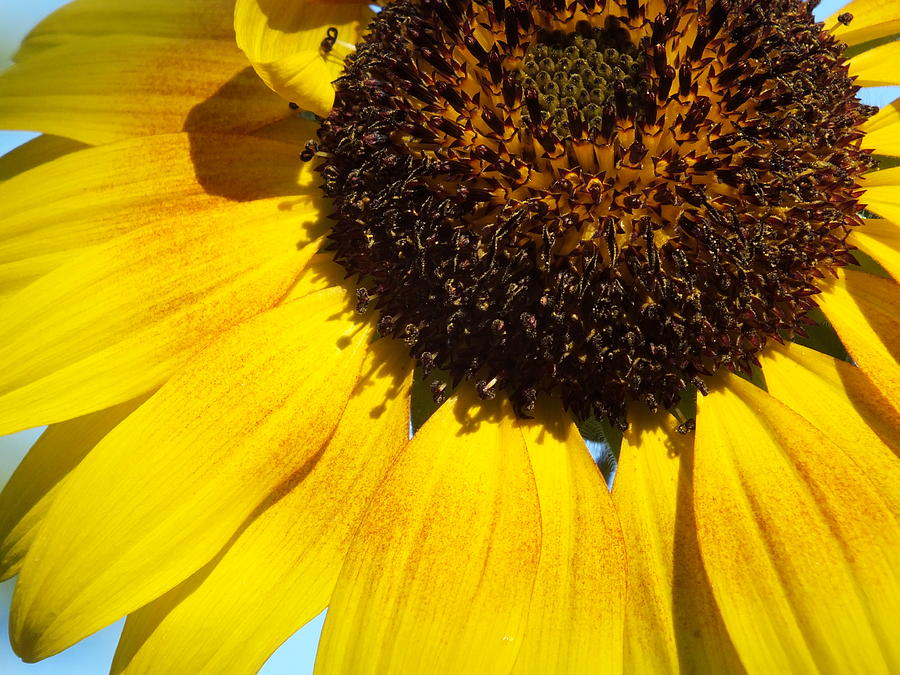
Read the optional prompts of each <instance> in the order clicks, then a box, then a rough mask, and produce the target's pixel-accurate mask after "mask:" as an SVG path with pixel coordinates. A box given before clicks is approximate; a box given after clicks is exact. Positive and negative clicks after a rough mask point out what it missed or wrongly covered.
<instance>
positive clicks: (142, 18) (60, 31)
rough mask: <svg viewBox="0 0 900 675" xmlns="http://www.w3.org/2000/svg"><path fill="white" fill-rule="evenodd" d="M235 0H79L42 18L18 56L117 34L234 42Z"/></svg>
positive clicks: (27, 56)
mask: <svg viewBox="0 0 900 675" xmlns="http://www.w3.org/2000/svg"><path fill="white" fill-rule="evenodd" d="M233 8H234V3H233V2H229V0H180V1H179V2H169V1H168V0H129V1H128V2H126V3H114V4H110V3H109V2H108V1H107V0H75V2H71V3H69V4H67V5H63V6H62V7H60V8H59V9H57V10H56V11H55V12H53V14H51V15H50V16H48V17H47V18H46V19H44V20H43V21H41V22H40V23H39V24H38V25H37V27H35V28H34V30H32V31H31V33H29V34H28V37H27V38H26V39H25V40H24V42H23V43H22V46H21V48H20V49H19V51H18V52H17V53H16V56H15V60H16V61H18V62H20V63H21V62H22V61H26V60H28V59H29V58H31V57H32V56H33V55H34V54H37V53H39V52H41V51H42V50H45V49H48V48H50V47H56V46H59V45H60V44H63V43H65V42H70V41H76V40H79V41H82V43H83V44H84V45H87V44H88V43H89V41H90V40H92V39H95V38H97V37H104V36H107V35H111V34H114V33H124V34H128V35H144V36H152V37H166V38H177V39H181V40H190V39H198V38H199V39H206V40H226V41H233V40H234V28H233V26H232V23H233V21H232V17H233V15H234V9H233Z"/></svg>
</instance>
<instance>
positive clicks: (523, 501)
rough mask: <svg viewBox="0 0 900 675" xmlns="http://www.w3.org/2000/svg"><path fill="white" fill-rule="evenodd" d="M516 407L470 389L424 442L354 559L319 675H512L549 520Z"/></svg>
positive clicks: (422, 436) (378, 499) (387, 493)
mask: <svg viewBox="0 0 900 675" xmlns="http://www.w3.org/2000/svg"><path fill="white" fill-rule="evenodd" d="M464 389H465V388H464ZM463 397H464V398H463ZM501 405H502V407H501ZM508 408H509V406H508V404H506V403H505V402H504V403H502V404H501V402H500V401H499V400H495V401H492V402H487V403H479V401H478V400H477V398H476V397H475V396H474V394H472V393H470V392H468V391H466V392H465V393H464V394H462V395H461V397H460V398H459V399H452V400H450V401H448V402H447V403H445V404H444V405H443V406H442V407H441V408H440V409H439V410H438V411H437V412H436V413H435V414H434V415H433V416H432V417H431V419H429V420H428V422H426V423H425V425H424V426H423V427H422V428H421V429H420V430H419V431H418V432H417V433H416V435H415V437H414V438H413V440H412V441H411V442H410V444H409V446H408V447H407V449H406V450H405V451H404V452H403V454H402V455H401V457H400V458H399V459H398V460H397V463H396V464H395V466H394V469H393V471H392V472H391V474H390V476H389V477H388V478H387V479H386V480H385V481H384V483H382V485H381V488H380V490H379V491H378V494H377V495H376V496H375V498H374V499H373V501H372V502H371V503H370V505H369V507H368V513H367V514H366V517H365V519H364V520H363V522H362V524H361V525H360V529H359V530H358V532H357V534H356V536H355V538H354V540H353V543H352V545H351V547H350V552H349V553H348V554H347V560H346V562H345V563H344V568H343V569H342V570H341V574H340V577H339V579H338V584H337V587H336V588H335V591H334V595H333V596H332V599H331V605H330V607H329V609H328V615H327V618H326V619H325V627H324V630H323V633H322V639H321V642H320V646H319V651H318V656H317V658H316V670H317V672H321V673H337V672H341V673H354V674H359V675H363V674H365V673H376V672H377V673H419V672H428V673H500V672H506V671H508V670H509V669H510V668H511V667H512V665H513V663H514V662H515V660H516V656H517V654H518V651H519V649H520V647H521V645H522V637H523V634H524V631H525V623H526V619H527V616H528V604H529V598H530V595H531V589H532V586H533V584H534V580H535V574H536V573H537V568H538V559H539V557H540V545H541V522H540V508H539V506H538V498H537V492H536V489H535V483H534V476H533V473H532V471H531V467H530V465H529V462H528V454H527V451H526V447H525V441H524V439H523V437H522V433H521V431H520V430H519V429H518V428H517V426H516V424H515V421H514V417H513V414H512V412H511V411H510V410H509V409H508Z"/></svg>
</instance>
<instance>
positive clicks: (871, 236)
mask: <svg viewBox="0 0 900 675" xmlns="http://www.w3.org/2000/svg"><path fill="white" fill-rule="evenodd" d="M898 132H900V128H898ZM865 223H866V224H865V226H864V227H857V228H854V229H853V231H852V234H851V237H850V242H851V243H853V244H855V245H857V246H859V248H860V249H862V250H863V251H864V252H865V253H868V254H869V255H870V256H872V257H873V258H874V259H875V260H877V261H878V263H880V264H881V266H882V267H884V269H885V270H887V272H888V274H890V275H891V276H892V277H894V279H895V280H897V281H900V227H898V226H897V225H895V224H894V223H892V222H891V221H889V220H884V219H882V218H868V219H866V221H865Z"/></svg>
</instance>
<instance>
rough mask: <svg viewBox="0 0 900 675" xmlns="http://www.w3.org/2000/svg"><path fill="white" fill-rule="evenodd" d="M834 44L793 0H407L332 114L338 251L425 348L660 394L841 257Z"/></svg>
mask: <svg viewBox="0 0 900 675" xmlns="http://www.w3.org/2000/svg"><path fill="white" fill-rule="evenodd" d="M842 53H843V45H841V44H840V43H838V42H836V41H835V40H834V38H832V37H831V36H830V35H829V34H827V33H825V32H824V31H823V30H822V29H821V27H820V26H818V25H817V24H815V23H814V22H813V20H812V17H811V13H810V8H809V6H808V5H807V4H806V3H804V2H801V1H800V0H773V1H771V2H754V1H752V0H730V1H727V0H708V1H704V0H683V1H681V2H662V1H661V0H655V1H652V2H651V1H641V0H606V1H605V2H604V1H603V0H576V1H575V2H571V3H569V2H563V1H562V0H540V1H539V2H527V3H526V2H519V1H517V0H494V1H493V2H484V1H480V2H479V1H475V2H464V1H463V0H395V1H394V2H392V3H390V4H389V5H388V6H387V7H386V8H385V9H384V10H383V11H382V12H381V13H380V14H379V15H378V16H377V18H376V19H375V20H374V21H373V23H372V25H371V27H370V31H369V33H368V34H367V36H366V37H365V39H364V40H363V42H362V43H361V44H360V45H359V46H358V50H357V52H356V53H355V54H354V55H353V56H352V57H350V59H349V60H348V63H347V68H346V72H345V74H344V76H343V77H341V79H340V80H338V82H337V100H336V105H335V108H334V110H333V112H332V114H331V115H330V117H328V119H326V120H324V122H323V123H322V126H321V129H320V131H319V139H320V141H319V148H318V150H319V154H320V156H321V157H323V158H324V162H323V163H322V164H321V166H320V170H321V173H322V177H323V179H324V189H325V192H326V193H327V194H328V195H329V196H330V197H333V198H334V214H333V218H334V221H335V222H334V226H333V229H332V232H331V241H332V244H333V251H334V255H335V259H336V260H337V262H339V263H340V264H341V265H343V266H344V267H345V268H346V270H347V272H348V273H349V274H351V275H353V276H354V278H355V279H356V281H357V284H358V287H359V291H358V293H359V298H360V310H364V309H366V308H367V307H368V306H369V305H371V306H372V307H373V309H374V310H375V311H377V312H379V314H380V323H379V326H380V330H381V332H382V333H383V334H385V335H390V336H393V337H396V338H400V339H403V340H405V341H406V343H407V344H408V345H409V347H410V351H411V354H412V355H413V356H414V357H415V358H416V359H418V360H419V362H420V363H421V364H422V366H423V368H424V369H425V371H426V372H428V371H430V370H431V369H432V368H440V369H443V370H446V371H449V373H451V375H452V376H453V378H454V379H456V380H457V381H458V380H460V379H463V378H467V379H472V380H474V381H475V383H476V386H477V388H478V390H479V393H480V394H481V395H482V396H484V397H489V396H492V395H494V393H495V392H496V391H498V390H500V389H505V390H507V391H508V393H509V394H510V396H511V397H512V399H513V401H514V403H515V404H516V406H517V408H518V410H519V411H520V413H523V414H527V413H528V411H529V409H530V406H531V404H532V402H533V401H534V398H535V396H536V394H537V393H538V392H541V391H548V392H551V393H553V394H555V395H558V396H561V397H562V399H563V401H564V402H565V404H566V405H567V406H568V407H569V408H570V409H572V410H574V412H575V413H576V414H577V415H579V416H585V417H586V416H589V415H596V416H598V417H607V418H609V419H610V420H612V421H613V422H614V423H616V424H618V425H619V426H620V427H621V426H624V424H625V417H624V416H625V408H626V404H627V402H628V401H629V400H642V401H645V402H646V403H647V405H648V406H650V407H651V408H656V407H657V406H662V407H666V408H670V407H672V406H674V405H676V404H677V402H678V400H679V396H680V395H681V393H682V392H683V391H684V390H685V388H686V387H689V386H691V385H695V386H698V387H699V388H701V389H702V388H703V380H702V378H703V376H706V375H709V374H711V373H714V372H715V371H716V370H717V369H719V368H721V367H723V366H724V367H726V368H728V369H730V370H738V371H749V369H750V367H751V366H752V365H753V364H754V362H755V361H756V354H757V353H758V352H759V350H760V349H762V347H763V346H764V345H765V343H766V341H767V340H768V339H769V338H776V339H781V338H783V337H787V338H790V337H792V336H793V335H794V334H795V333H796V332H797V330H798V328H799V327H800V326H801V325H802V324H803V322H804V320H805V315H806V313H807V312H808V311H809V310H810V309H811V308H812V307H814V306H815V304H814V301H813V299H812V296H813V295H814V294H815V293H817V288H816V285H815V282H816V279H818V278H820V277H822V276H823V274H825V273H826V272H827V271H828V270H830V269H832V268H834V267H835V266H839V265H844V264H847V263H848V262H849V261H852V257H851V256H850V254H849V253H848V250H847V245H846V243H845V240H846V237H847V234H848V232H849V229H850V228H851V227H852V226H853V225H855V224H857V223H858V222H859V221H858V216H857V212H858V210H859V205H858V203H857V197H858V196H859V190H858V188H857V183H856V180H857V178H858V176H859V175H860V174H861V173H862V172H863V171H864V170H866V169H867V168H869V167H870V165H871V161H870V159H869V157H868V156H867V155H866V153H864V152H863V151H861V150H860V147H859V145H860V144H859V140H860V138H861V136H862V132H861V131H859V129H858V125H859V124H860V123H861V122H862V121H863V120H864V119H865V117H866V116H867V115H868V114H869V113H870V111H869V110H868V109H867V108H865V107H864V106H861V105H860V104H859V102H858V101H857V99H856V98H855V93H856V88H855V87H854V86H853V84H852V82H851V80H850V79H849V77H848V75H847V69H846V66H845V65H844V63H843V58H842ZM436 393H437V395H438V396H440V395H443V393H444V391H443V389H442V388H441V387H438V389H437V391H436Z"/></svg>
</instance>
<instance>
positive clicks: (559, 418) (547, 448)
mask: <svg viewBox="0 0 900 675" xmlns="http://www.w3.org/2000/svg"><path fill="white" fill-rule="evenodd" d="M519 426H520V428H521V430H522V435H523V436H524V438H525V446H526V447H527V449H528V456H529V457H530V458H531V466H532V468H533V470H534V478H535V483H536V484H537V491H538V498H539V500H540V505H541V532H542V536H541V559H540V565H539V567H538V572H537V579H536V580H535V582H534V590H533V592H532V594H531V608H530V610H529V613H528V624H527V627H526V629H525V635H524V637H523V638H522V649H521V651H520V652H519V657H518V659H517V660H516V664H515V668H513V672H514V673H534V674H535V675H538V674H543V673H572V674H577V673H621V672H622V629H623V623H624V618H625V615H624V611H625V551H624V547H623V543H622V533H621V531H620V529H619V522H618V519H617V518H616V515H615V512H614V510H613V505H612V500H611V499H610V496H609V491H608V490H607V487H606V483H605V482H604V480H603V477H602V476H601V475H600V472H599V471H598V470H597V466H596V464H594V461H593V460H592V459H591V456H590V453H589V452H588V450H587V448H586V447H585V445H584V441H583V440H582V439H581V436H580V434H579V433H578V429H577V428H576V427H575V425H574V424H573V423H572V420H571V419H570V418H569V416H568V415H567V414H566V413H564V412H563V410H562V407H561V406H559V404H551V403H549V402H546V403H545V404H544V405H541V406H539V408H538V414H537V415H536V419H535V420H534V421H532V422H528V421H524V420H523V421H520V423H519Z"/></svg>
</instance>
